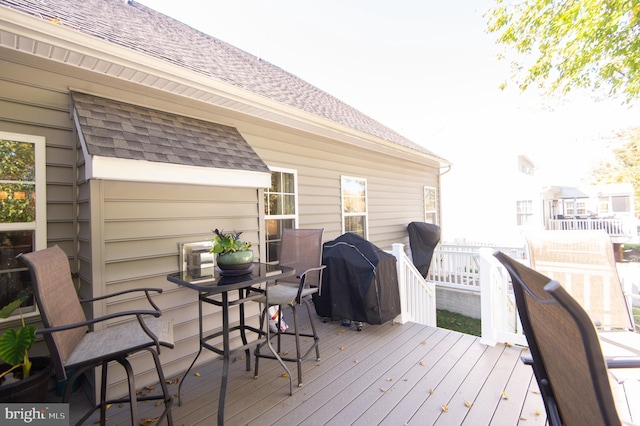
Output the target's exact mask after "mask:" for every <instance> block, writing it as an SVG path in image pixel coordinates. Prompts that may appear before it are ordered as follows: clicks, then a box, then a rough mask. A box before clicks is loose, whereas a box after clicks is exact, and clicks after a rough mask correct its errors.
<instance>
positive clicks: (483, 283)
mask: <svg viewBox="0 0 640 426" xmlns="http://www.w3.org/2000/svg"><path fill="white" fill-rule="evenodd" d="M490 252H491V249H486V248H481V249H480V250H479V258H480V330H481V331H480V333H481V337H480V341H481V342H482V343H484V344H485V345H491V346H493V345H495V344H496V336H495V324H494V320H495V318H494V315H493V313H494V309H501V307H497V306H496V307H494V306H493V302H494V300H495V294H494V292H495V290H496V289H494V288H493V285H491V284H492V279H491V265H490V264H489V262H488V261H487V259H486V256H487V255H489V256H490V255H491V253H490Z"/></svg>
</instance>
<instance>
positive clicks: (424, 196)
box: [422, 185, 440, 225]
mask: <svg viewBox="0 0 640 426" xmlns="http://www.w3.org/2000/svg"><path fill="white" fill-rule="evenodd" d="M429 189H432V190H433V191H434V192H435V193H436V199H435V203H436V206H435V210H434V211H433V212H434V213H435V216H436V220H435V223H434V225H439V224H440V215H439V214H438V188H436V187H435V186H428V185H425V186H424V187H423V190H422V208H423V209H424V212H423V213H424V221H425V222H427V213H431V211H428V210H427V190H429Z"/></svg>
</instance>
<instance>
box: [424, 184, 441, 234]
mask: <svg viewBox="0 0 640 426" xmlns="http://www.w3.org/2000/svg"><path fill="white" fill-rule="evenodd" d="M424 221H425V222H427V223H432V224H434V225H437V224H438V193H437V191H436V189H435V188H433V187H431V186H425V187H424Z"/></svg>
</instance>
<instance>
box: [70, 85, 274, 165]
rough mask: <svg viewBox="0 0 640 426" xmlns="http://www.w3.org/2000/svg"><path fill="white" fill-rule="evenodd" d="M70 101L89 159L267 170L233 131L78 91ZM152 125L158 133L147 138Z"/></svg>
mask: <svg viewBox="0 0 640 426" xmlns="http://www.w3.org/2000/svg"><path fill="white" fill-rule="evenodd" d="M71 98H72V100H73V106H74V108H75V110H76V113H77V115H78V121H79V124H80V128H81V131H82V135H83V137H84V140H85V141H86V144H87V150H88V151H89V154H90V155H99V156H106V157H117V158H125V159H131V160H147V161H157V162H165V163H166V162H171V163H174V164H183V165H188V166H199V167H214V168H220V169H234V170H248V171H258V172H269V168H268V167H267V165H266V164H265V163H264V161H262V159H260V157H258V154H256V153H255V151H254V150H253V149H252V148H251V146H249V144H248V143H247V141H246V140H244V138H243V137H242V136H241V135H240V133H239V132H238V130H237V129H235V128H233V127H229V126H223V125H221V124H216V123H211V122H208V121H203V120H196V119H192V118H188V117H183V116H179V115H176V114H170V113H167V112H162V111H157V110H153V109H149V108H144V107H140V106H136V105H130V104H127V103H123V102H118V101H114V100H111V99H105V98H101V97H98V96H93V95H87V94H84V93H78V92H72V93H71ZM97 117H103V118H102V119H100V118H97ZM154 122H155V123H163V125H162V130H161V131H158V130H153V132H154V135H153V136H149V133H150V131H149V129H152V128H153V127H154V124H153V123H154Z"/></svg>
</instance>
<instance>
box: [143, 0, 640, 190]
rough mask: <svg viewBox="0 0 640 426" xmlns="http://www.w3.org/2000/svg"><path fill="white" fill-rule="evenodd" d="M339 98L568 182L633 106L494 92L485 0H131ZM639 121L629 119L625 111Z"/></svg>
mask: <svg viewBox="0 0 640 426" xmlns="http://www.w3.org/2000/svg"><path fill="white" fill-rule="evenodd" d="M139 1H140V2H141V3H143V4H145V5H147V6H149V7H151V8H153V9H155V10H158V11H160V12H162V13H165V14H167V15H169V16H171V17H173V18H175V19H178V20H180V21H182V22H184V23H186V24H188V25H190V26H192V27H194V28H197V29H199V30H201V31H203V32H205V33H208V34H210V35H212V36H214V37H216V38H218V39H221V40H223V41H225V42H228V43H230V44H232V45H234V46H236V47H239V48H241V49H243V50H245V51H247V52H249V53H251V54H253V55H255V56H258V57H260V58H262V59H263V60H266V61H269V62H271V63H273V64H275V65H277V66H279V67H281V68H283V69H285V70H287V71H289V72H291V73H293V74H295V75H297V76H298V77H300V78H303V79H304V80H306V81H308V82H309V83H311V84H313V85H315V86H317V87H319V88H320V89H323V90H325V91H327V92H328V93H330V94H332V95H333V96H335V97H337V98H339V99H341V100H342V101H344V102H347V103H348V104H350V105H351V106H353V107H355V108H357V109H359V110H360V111H362V112H364V113H365V114H367V115H369V116H371V117H373V118H374V119H376V120H378V121H379V122H381V123H383V124H385V125H386V126H388V127H390V128H392V129H394V130H396V131H398V132H399V133H401V134H403V135H404V136H406V137H408V138H409V139H411V140H413V141H414V142H416V143H419V144H421V145H424V146H425V147H427V148H428V149H430V150H432V151H433V152H435V153H437V154H438V155H440V156H442V157H444V158H446V159H447V160H450V161H451V162H452V163H453V164H454V167H464V165H465V164H468V163H469V161H478V159H479V158H483V156H486V157H489V156H491V155H492V153H493V152H495V150H499V149H501V148H504V147H508V148H509V149H510V150H517V151H519V153H521V154H525V155H527V156H528V157H529V158H530V159H531V160H533V161H534V163H535V164H536V165H537V167H538V169H537V173H538V174H539V175H541V176H543V178H544V179H546V180H548V182H549V183H551V184H557V185H578V184H580V183H581V180H582V178H583V177H584V176H586V175H587V174H588V172H589V170H590V169H591V167H593V166H594V165H595V164H597V162H598V161H599V160H600V159H603V158H606V157H607V156H608V155H609V154H608V153H609V152H610V136H611V135H612V134H614V133H615V132H617V131H619V130H621V129H625V128H628V127H630V126H632V125H634V123H635V116H637V112H638V111H637V109H634V108H629V107H628V106H626V105H624V104H623V102H622V100H621V99H618V100H599V101H596V100H594V99H593V98H592V97H591V96H590V95H587V94H585V95H576V96H574V97H572V99H569V100H568V99H563V100H561V101H560V100H558V99H553V98H551V97H548V96H543V95H541V94H539V93H531V92H525V93H524V94H522V93H520V92H519V91H517V90H515V89H507V90H506V91H502V90H500V88H499V87H500V85H501V83H502V82H503V81H505V79H508V76H509V69H508V63H507V62H500V61H498V60H497V54H498V52H499V51H500V47H499V46H497V45H496V44H495V42H494V37H495V36H493V35H490V34H488V33H487V32H486V20H485V18H484V17H483V13H484V12H485V11H486V9H487V8H488V6H489V5H491V2H490V1H489V0H446V1H443V0H394V1H393V2H392V1H390V0H384V1H383V0H322V1H320V0H302V1H301V0H268V1H267V0H233V1H229V0H206V1H205V0H180V1H175V0H173V1H172V0H139ZM637 121H638V122H639V124H640V117H639V118H638V120H637Z"/></svg>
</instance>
